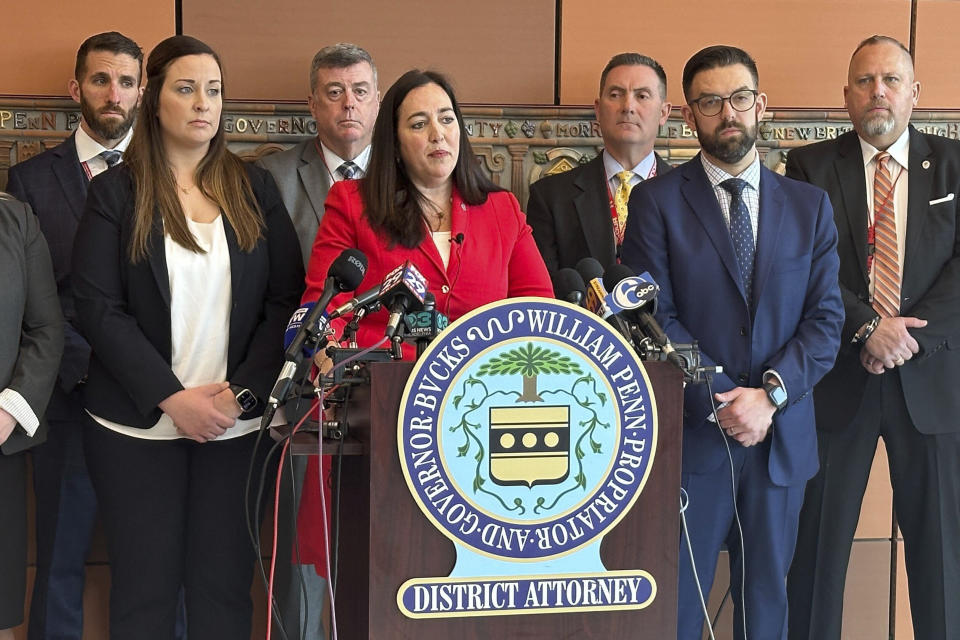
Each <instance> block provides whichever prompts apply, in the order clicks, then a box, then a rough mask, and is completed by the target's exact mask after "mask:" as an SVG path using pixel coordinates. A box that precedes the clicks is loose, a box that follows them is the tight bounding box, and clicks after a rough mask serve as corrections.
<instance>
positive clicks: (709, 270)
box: [623, 46, 843, 640]
mask: <svg viewBox="0 0 960 640" xmlns="http://www.w3.org/2000/svg"><path fill="white" fill-rule="evenodd" d="M683 93H684V97H685V99H686V100H687V104H686V105H684V106H683V109H682V111H683V118H684V120H685V121H686V123H687V124H688V125H689V126H690V127H691V128H692V129H694V130H695V131H696V132H697V136H698V138H699V140H700V147H701V152H700V154H698V155H697V156H696V157H695V158H693V159H692V160H690V161H689V162H687V163H685V164H683V165H681V166H679V167H678V168H677V169H676V170H675V171H672V172H670V173H669V174H668V175H666V176H664V177H662V178H658V179H657V180H652V181H650V182H648V183H644V184H642V185H640V186H639V187H637V188H636V189H634V190H633V194H632V195H631V197H630V203H629V209H630V214H629V216H628V218H627V231H626V236H625V239H624V243H623V260H624V262H625V263H626V264H627V265H629V266H630V267H632V268H633V269H634V270H636V271H640V270H643V269H646V270H649V271H650V273H651V275H652V276H653V278H654V279H655V280H656V282H657V283H658V284H659V285H660V287H661V289H660V294H659V309H658V310H657V313H656V317H657V320H658V321H659V322H660V323H661V325H662V326H663V329H664V331H665V332H666V333H667V335H668V336H669V338H670V339H671V340H672V341H674V342H683V343H689V342H694V341H697V342H699V345H700V351H701V355H702V358H703V361H704V364H705V365H719V366H721V367H723V371H722V373H719V374H717V375H716V376H714V378H713V381H712V385H711V386H707V385H688V386H687V387H686V390H685V393H684V432H683V454H682V476H681V485H682V487H683V490H684V492H685V503H686V509H685V512H684V517H685V521H686V526H685V530H686V533H685V534H684V537H683V538H682V539H681V541H680V544H681V549H680V562H679V594H678V595H679V616H678V633H677V637H678V638H679V639H681V640H699V638H700V637H701V633H702V628H703V620H704V617H705V606H704V605H702V604H701V595H700V591H699V589H702V593H703V594H704V597H705V596H706V595H707V594H709V592H710V587H711V585H712V583H713V576H714V572H715V570H716V564H717V558H718V554H719V552H720V548H721V546H722V545H724V544H725V545H726V547H727V549H728V551H729V558H730V575H731V587H732V594H733V602H734V631H735V633H734V635H735V637H737V638H745V637H749V638H762V639H763V640H777V639H780V640H783V639H785V638H786V633H787V594H786V586H785V582H786V577H787V569H788V568H789V566H790V559H791V557H792V556H793V548H794V544H795V541H796V535H797V519H798V516H799V513H800V505H801V503H802V500H803V490H804V485H805V484H806V481H807V480H808V479H809V478H810V477H811V476H813V474H814V473H815V472H816V470H817V448H816V435H815V431H814V420H813V401H812V398H811V395H810V391H811V389H812V388H813V386H814V384H816V383H817V382H818V381H819V380H820V378H821V377H822V376H823V375H824V374H825V373H826V372H827V371H828V370H829V369H830V367H831V366H832V365H833V361H834V358H835V357H836V354H837V349H838V348H839V345H840V329H841V326H842V324H843V305H842V302H841V298H840V290H839V288H838V286H837V269H838V264H839V261H838V259H837V253H836V243H837V232H836V228H835V226H834V224H833V210H832V208H831V206H830V201H829V199H828V198H827V195H826V193H824V192H823V191H822V190H821V189H818V188H816V187H812V186H810V185H807V184H803V183H800V182H796V181H794V180H789V179H787V178H783V177H781V176H778V175H777V174H775V173H773V172H772V171H770V170H768V169H766V168H765V167H764V166H763V165H762V164H761V162H760V156H759V153H758V152H757V149H756V140H757V128H758V124H759V121H760V118H761V117H762V116H763V113H764V108H765V107H766V103H767V98H766V96H765V95H764V94H763V93H761V92H759V90H758V74H757V67H756V64H755V63H754V61H753V60H752V59H751V58H750V56H749V55H748V54H747V53H746V52H745V51H743V50H741V49H737V48H735V47H730V46H713V47H708V48H706V49H703V50H702V51H700V52H698V53H696V54H694V56H693V57H692V58H690V60H689V61H687V64H686V66H685V67H684V71H683ZM710 393H713V396H712V397H711V395H710ZM714 405H718V406H717V407H716V410H714ZM688 544H689V546H688ZM694 565H695V567H696V569H695V571H696V573H694ZM698 584H699V587H698Z"/></svg>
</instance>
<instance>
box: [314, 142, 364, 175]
mask: <svg viewBox="0 0 960 640" xmlns="http://www.w3.org/2000/svg"><path fill="white" fill-rule="evenodd" d="M317 140H319V138H317ZM320 150H321V151H322V152H323V161H324V162H325V163H326V165H327V169H328V170H329V171H330V175H331V176H333V181H334V182H339V181H340V180H342V179H343V178H342V176H341V175H340V174H339V173H337V169H338V168H339V167H340V165H342V164H343V163H344V162H346V160H344V159H343V158H341V157H340V156H338V155H337V154H335V153H334V152H333V151H331V150H330V149H329V148H328V147H327V145H325V144H323V142H320ZM353 164H355V165H357V166H358V167H360V170H361V171H363V173H364V174H366V173H367V165H368V164H370V145H367V146H366V148H365V149H364V150H363V151H361V152H360V153H358V154H357V157H356V158H354V159H353Z"/></svg>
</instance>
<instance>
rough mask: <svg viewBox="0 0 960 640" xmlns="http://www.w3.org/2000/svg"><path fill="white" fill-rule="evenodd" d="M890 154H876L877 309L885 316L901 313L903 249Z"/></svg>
mask: <svg viewBox="0 0 960 640" xmlns="http://www.w3.org/2000/svg"><path fill="white" fill-rule="evenodd" d="M889 159H890V154H889V153H887V152H885V151H883V152H881V153H878V154H877V155H876V161H877V168H876V172H875V174H874V179H873V223H874V225H875V236H874V237H875V243H876V245H875V246H876V253H875V254H874V257H873V279H874V284H873V287H874V288H873V309H874V311H876V312H877V313H878V314H879V315H880V317H882V318H892V317H895V316H897V315H899V314H900V252H899V249H898V247H897V222H896V219H895V218H894V216H893V181H892V180H891V179H890V168H889V167H888V166H887V164H888V160H889Z"/></svg>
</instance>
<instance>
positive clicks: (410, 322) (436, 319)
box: [403, 291, 450, 358]
mask: <svg viewBox="0 0 960 640" xmlns="http://www.w3.org/2000/svg"><path fill="white" fill-rule="evenodd" d="M403 324H404V326H405V333H406V335H405V338H406V339H407V340H413V341H415V342H416V344H417V357H418V358H419V357H420V356H421V355H423V352H424V351H425V350H426V348H427V345H428V344H430V341H431V340H433V339H434V338H436V337H437V335H439V334H440V332H441V331H443V330H444V329H446V328H447V325H449V324H450V319H449V318H447V316H445V315H444V314H443V313H441V312H439V311H437V298H436V296H434V295H433V293H431V292H430V291H427V293H426V295H424V296H423V310H422V311H414V312H412V313H408V314H407V315H406V316H404V318H403Z"/></svg>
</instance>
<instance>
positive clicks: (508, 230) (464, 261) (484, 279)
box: [303, 180, 553, 353]
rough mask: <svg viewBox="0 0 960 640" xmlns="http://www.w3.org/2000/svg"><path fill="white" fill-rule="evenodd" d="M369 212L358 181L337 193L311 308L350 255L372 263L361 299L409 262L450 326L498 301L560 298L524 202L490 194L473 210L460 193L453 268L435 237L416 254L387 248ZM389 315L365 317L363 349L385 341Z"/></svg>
mask: <svg viewBox="0 0 960 640" xmlns="http://www.w3.org/2000/svg"><path fill="white" fill-rule="evenodd" d="M363 208H364V207H363V200H362V198H361V196H360V188H359V182H358V181H356V180H345V181H342V182H338V183H336V184H335V185H333V187H332V188H331V189H330V193H329V194H328V195H327V201H326V213H325V214H324V216H323V220H322V221H321V223H320V228H319V230H318V231H317V237H316V239H315V240H314V243H313V251H312V253H311V256H310V264H309V266H308V267H307V290H306V292H305V293H304V295H303V300H304V301H307V300H310V301H315V300H317V299H318V298H319V297H320V293H321V292H322V291H323V281H324V280H325V279H326V276H327V269H329V268H330V264H331V263H332V262H333V261H334V260H335V259H336V258H337V256H339V255H340V253H341V252H342V251H343V250H344V249H350V248H356V249H359V250H360V251H362V252H363V253H364V254H365V255H366V256H367V260H368V261H369V262H368V265H367V274H366V277H365V278H364V280H363V282H362V283H361V284H360V286H359V287H358V288H357V291H358V292H363V291H366V290H367V289H370V288H371V287H375V286H377V285H378V284H380V282H382V281H383V278H384V276H385V275H386V274H387V273H389V272H390V271H391V270H392V269H393V268H394V267H396V266H397V265H399V264H402V263H403V262H404V261H405V260H410V261H411V262H412V263H413V264H414V265H416V267H417V269H418V270H419V271H420V273H422V274H423V277H424V278H426V279H427V284H428V287H429V289H430V291H431V292H433V295H435V296H436V298H437V309H438V310H439V311H441V312H443V313H444V314H445V315H446V316H447V317H449V318H450V319H451V320H455V319H457V318H459V317H460V316H462V315H464V314H465V313H467V312H468V311H471V310H473V309H475V308H477V307H479V306H481V305H484V304H487V303H488V302H493V301H494V300H502V299H504V298H511V297H519V296H543V297H547V298H552V297H553V287H552V285H551V283H550V276H549V275H548V273H547V268H546V266H544V264H543V258H541V257H540V252H539V251H538V250H537V245H536V244H535V243H534V241H533V235H532V232H531V230H530V226H529V225H528V224H527V221H526V217H525V216H524V214H523V212H522V211H520V204H519V203H518V202H517V199H516V198H514V197H513V194H511V193H510V192H508V191H497V192H494V193H491V194H489V195H488V196H487V201H486V202H485V203H484V204H481V205H469V204H466V203H465V202H463V200H462V199H461V198H460V194H459V192H458V191H457V189H456V187H454V190H453V209H452V210H453V219H452V221H451V236H452V237H454V238H456V237H457V236H458V234H463V242H462V244H460V245H459V246H458V245H457V244H456V243H454V244H453V246H452V247H451V250H450V261H449V265H448V266H447V267H446V268H444V266H443V261H442V260H441V259H440V253H439V252H438V251H437V247H436V245H434V243H433V241H432V240H430V239H429V238H427V239H425V240H424V241H423V242H421V243H420V244H419V245H418V246H417V247H414V248H413V249H407V248H406V247H402V246H399V245H397V246H395V247H393V248H392V249H391V248H388V244H389V241H388V240H387V238H386V237H385V236H383V235H381V234H379V233H377V232H376V231H374V230H373V229H372V228H371V227H370V224H369V223H368V222H367V220H366V218H365V217H364V214H363ZM352 295H353V294H352V293H343V294H340V295H339V296H337V297H335V298H334V299H333V305H340V304H343V303H344V302H346V301H347V300H349V299H350V298H351V297H352ZM387 315H388V313H387V312H386V311H385V310H381V311H379V312H377V313H375V314H371V315H370V316H368V317H366V318H364V320H363V321H362V322H361V323H360V328H359V330H358V332H357V344H358V345H359V346H360V347H367V346H370V345H373V344H375V343H376V342H377V341H379V339H380V338H381V337H382V336H383V331H384V329H385V327H386V323H387ZM408 346H409V345H408ZM411 353H412V352H411Z"/></svg>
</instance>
